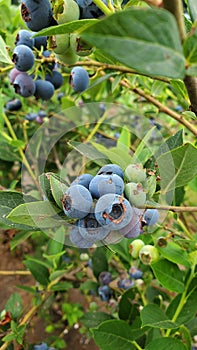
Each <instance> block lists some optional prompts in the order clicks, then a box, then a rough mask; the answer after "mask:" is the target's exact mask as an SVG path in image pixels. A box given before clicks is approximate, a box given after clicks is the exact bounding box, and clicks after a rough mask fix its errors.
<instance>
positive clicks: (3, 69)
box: [0, 65, 14, 74]
mask: <svg viewBox="0 0 197 350" xmlns="http://www.w3.org/2000/svg"><path fill="white" fill-rule="evenodd" d="M13 67H14V65H10V66H7V67H4V68H0V74H1V73H5V72H7V71H8V70H10V69H12V68H13Z"/></svg>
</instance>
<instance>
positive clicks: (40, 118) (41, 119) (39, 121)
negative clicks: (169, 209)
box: [35, 115, 44, 124]
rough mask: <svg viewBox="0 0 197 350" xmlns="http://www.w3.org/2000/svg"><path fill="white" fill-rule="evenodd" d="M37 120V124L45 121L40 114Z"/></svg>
mask: <svg viewBox="0 0 197 350" xmlns="http://www.w3.org/2000/svg"><path fill="white" fill-rule="evenodd" d="M35 121H36V123H37V124H42V123H43V122H44V120H43V118H42V117H41V116H40V115H37V116H36V119H35Z"/></svg>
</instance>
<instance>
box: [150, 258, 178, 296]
mask: <svg viewBox="0 0 197 350" xmlns="http://www.w3.org/2000/svg"><path fill="white" fill-rule="evenodd" d="M151 268H152V270H153V272H154V275H155V277H156V278H157V279H158V281H159V282H160V283H161V285H162V286H163V287H165V288H167V289H169V290H171V291H173V292H178V293H182V292H183V291H184V283H183V281H182V278H183V274H182V272H181V271H180V270H179V268H178V267H177V265H175V264H174V263H172V262H170V261H168V260H165V259H161V260H158V261H157V262H155V263H153V264H151Z"/></svg>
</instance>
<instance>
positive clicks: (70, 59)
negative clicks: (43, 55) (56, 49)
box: [56, 47, 78, 64]
mask: <svg viewBox="0 0 197 350" xmlns="http://www.w3.org/2000/svg"><path fill="white" fill-rule="evenodd" d="M56 57H57V59H58V60H60V61H62V62H63V63H66V64H74V63H75V62H77V59H78V56H77V55H76V53H75V52H74V51H73V50H72V48H71V47H69V49H68V50H67V51H66V52H65V53H64V54H62V55H57V56H56Z"/></svg>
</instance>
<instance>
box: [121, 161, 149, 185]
mask: <svg viewBox="0 0 197 350" xmlns="http://www.w3.org/2000/svg"><path fill="white" fill-rule="evenodd" d="M125 176H126V177H127V178H128V180H129V181H132V182H144V181H145V180H146V170H145V169H144V168H143V166H142V164H141V163H136V164H129V165H128V166H127V167H126V169H125Z"/></svg>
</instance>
